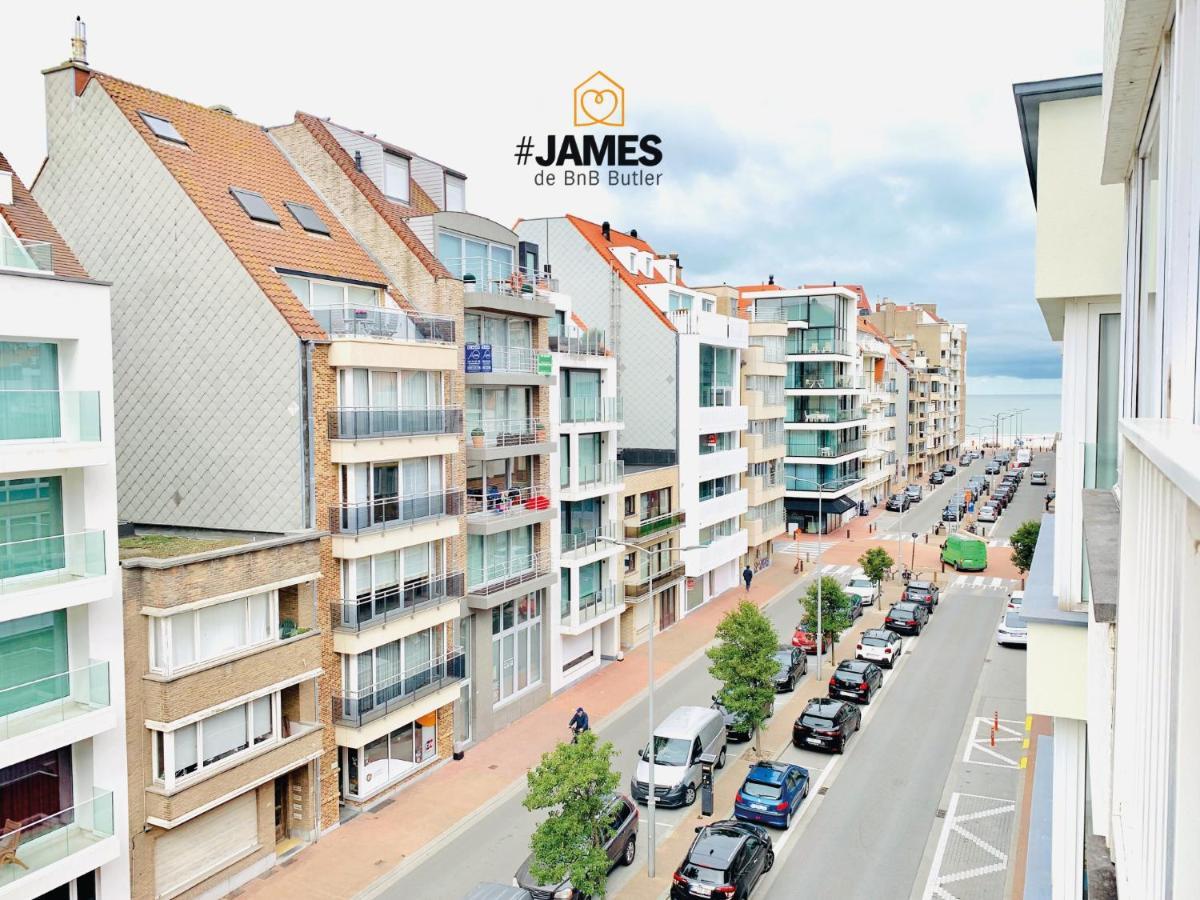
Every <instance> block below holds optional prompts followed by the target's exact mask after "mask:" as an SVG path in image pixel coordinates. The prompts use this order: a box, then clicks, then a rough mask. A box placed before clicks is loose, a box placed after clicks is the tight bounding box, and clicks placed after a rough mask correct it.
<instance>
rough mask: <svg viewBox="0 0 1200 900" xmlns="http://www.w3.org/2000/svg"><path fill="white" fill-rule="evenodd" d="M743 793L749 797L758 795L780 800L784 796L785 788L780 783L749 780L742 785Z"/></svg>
mask: <svg viewBox="0 0 1200 900" xmlns="http://www.w3.org/2000/svg"><path fill="white" fill-rule="evenodd" d="M742 793H743V794H745V795H746V796H747V797H758V798H760V799H762V800H778V799H779V798H780V797H781V796H783V788H782V787H781V786H780V785H778V784H763V783H762V782H761V781H747V782H746V783H745V784H743V785H742Z"/></svg>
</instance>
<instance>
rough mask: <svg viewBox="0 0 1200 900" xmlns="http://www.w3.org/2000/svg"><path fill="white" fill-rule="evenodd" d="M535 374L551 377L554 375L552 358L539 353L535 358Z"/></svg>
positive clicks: (546, 354) (547, 354)
mask: <svg viewBox="0 0 1200 900" xmlns="http://www.w3.org/2000/svg"><path fill="white" fill-rule="evenodd" d="M537 373H538V374H539V375H551V374H553V373H554V357H552V356H551V355H550V354H549V353H539V354H538V358H537Z"/></svg>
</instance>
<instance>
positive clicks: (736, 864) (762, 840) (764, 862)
mask: <svg viewBox="0 0 1200 900" xmlns="http://www.w3.org/2000/svg"><path fill="white" fill-rule="evenodd" d="M773 865H775V851H774V850H772V849H771V836H770V835H769V834H767V830H766V829H765V828H763V827H762V826H761V825H755V824H753V823H751V822H739V821H738V820H737V819H726V820H724V821H722V822H713V823H712V824H711V825H700V826H698V827H697V828H696V838H695V840H693V841H692V846H691V847H689V848H688V852H687V856H685V857H684V858H683V862H681V863H680V864H679V868H677V869H676V870H675V874H674V875H672V876H671V900H692V898H703V900H712V898H721V900H724V898H729V900H735V898H736V900H741V898H743V897H749V896H750V892H751V891H753V890H754V886H755V885H756V884H758V880H759V879H760V878H762V877H763V874H764V873H766V872H769V871H771V867H772V866H773Z"/></svg>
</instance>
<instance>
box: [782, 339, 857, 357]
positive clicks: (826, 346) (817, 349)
mask: <svg viewBox="0 0 1200 900" xmlns="http://www.w3.org/2000/svg"><path fill="white" fill-rule="evenodd" d="M787 351H788V355H789V356H804V355H813V356H817V355H820V356H825V355H830V354H834V355H838V356H854V354H855V351H856V346H855V344H854V342H853V341H843V340H837V339H834V338H829V339H825V340H822V339H818V338H807V337H806V338H804V339H803V340H800V341H794V340H791V339H790V338H789V340H788V348H787Z"/></svg>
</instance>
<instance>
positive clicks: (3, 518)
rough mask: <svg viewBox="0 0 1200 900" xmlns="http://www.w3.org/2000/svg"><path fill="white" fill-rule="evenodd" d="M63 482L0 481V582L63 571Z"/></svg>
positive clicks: (53, 479)
mask: <svg viewBox="0 0 1200 900" xmlns="http://www.w3.org/2000/svg"><path fill="white" fill-rule="evenodd" d="M65 541H66V538H65V537H64V536H63V511H62V478H60V477H59V476H57V475H53V476H47V477H40V478H14V479H10V480H8V481H0V579H8V578H16V577H20V576H24V575H37V574H42V573H47V572H55V571H58V570H60V569H63V568H65V567H66V564H67V559H66V544H65Z"/></svg>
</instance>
